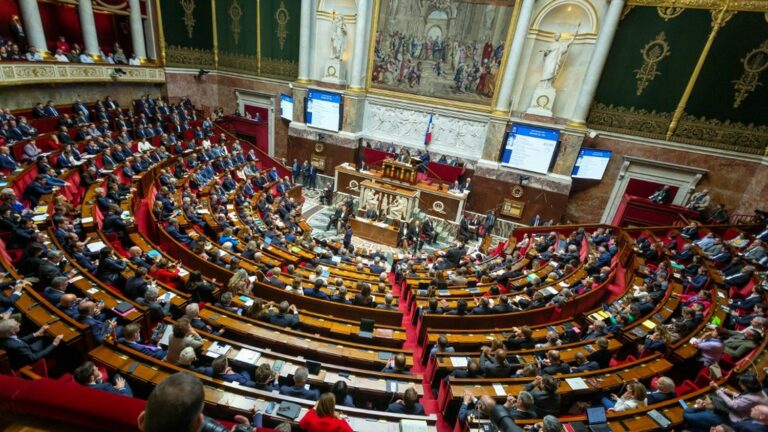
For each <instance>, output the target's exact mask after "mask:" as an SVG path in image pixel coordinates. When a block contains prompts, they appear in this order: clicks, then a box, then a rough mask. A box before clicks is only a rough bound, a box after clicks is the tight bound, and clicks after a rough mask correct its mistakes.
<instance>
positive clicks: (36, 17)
mask: <svg viewBox="0 0 768 432" xmlns="http://www.w3.org/2000/svg"><path fill="white" fill-rule="evenodd" d="M19 9H20V10H21V19H22V20H23V21H24V23H23V25H24V33H25V34H26V35H27V43H28V44H29V45H30V46H33V47H35V48H37V51H39V52H40V53H45V52H48V44H47V43H46V39H45V31H44V30H43V21H42V20H41V19H40V9H39V8H38V7H37V0H19Z"/></svg>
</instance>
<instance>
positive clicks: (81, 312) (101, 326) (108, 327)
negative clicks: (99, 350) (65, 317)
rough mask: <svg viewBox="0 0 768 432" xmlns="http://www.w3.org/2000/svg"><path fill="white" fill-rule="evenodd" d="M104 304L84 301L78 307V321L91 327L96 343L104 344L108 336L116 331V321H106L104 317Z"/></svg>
mask: <svg viewBox="0 0 768 432" xmlns="http://www.w3.org/2000/svg"><path fill="white" fill-rule="evenodd" d="M103 307H104V303H101V302H99V303H96V302H92V301H88V300H86V301H82V302H80V305H78V307H77V312H78V315H77V320H78V321H80V322H81V323H83V324H86V325H88V326H90V327H91V333H92V334H93V340H94V341H95V342H96V343H99V344H101V343H103V342H104V340H105V339H106V338H107V335H108V334H109V333H110V332H111V331H112V330H114V329H115V327H116V325H117V323H116V321H113V320H110V321H104V315H103V314H102V313H101V311H102V308H103Z"/></svg>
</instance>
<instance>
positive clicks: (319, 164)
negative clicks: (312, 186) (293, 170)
mask: <svg viewBox="0 0 768 432" xmlns="http://www.w3.org/2000/svg"><path fill="white" fill-rule="evenodd" d="M309 163H310V164H312V165H313V166H314V167H315V168H317V170H318V171H325V156H319V155H316V154H313V155H312V156H311V157H310V158H309Z"/></svg>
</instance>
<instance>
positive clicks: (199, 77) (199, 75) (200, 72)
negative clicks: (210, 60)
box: [197, 69, 211, 79]
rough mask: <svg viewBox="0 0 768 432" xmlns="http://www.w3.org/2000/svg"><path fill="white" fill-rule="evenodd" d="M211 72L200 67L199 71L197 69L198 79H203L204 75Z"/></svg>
mask: <svg viewBox="0 0 768 432" xmlns="http://www.w3.org/2000/svg"><path fill="white" fill-rule="evenodd" d="M209 73H211V72H210V71H207V70H205V69H200V70H199V71H197V79H202V78H203V77H204V76H206V75H208V74H209Z"/></svg>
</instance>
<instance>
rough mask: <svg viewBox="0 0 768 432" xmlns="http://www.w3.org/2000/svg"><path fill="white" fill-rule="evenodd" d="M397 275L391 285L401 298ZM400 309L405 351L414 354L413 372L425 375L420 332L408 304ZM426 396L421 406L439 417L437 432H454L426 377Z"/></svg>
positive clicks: (390, 276) (390, 275)
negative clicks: (440, 410)
mask: <svg viewBox="0 0 768 432" xmlns="http://www.w3.org/2000/svg"><path fill="white" fill-rule="evenodd" d="M394 280H395V275H394V274H393V273H391V272H390V274H389V284H390V286H391V287H392V293H393V294H395V295H396V296H398V298H399V297H400V294H401V290H400V287H399V286H398V285H396V284H395V283H394ZM398 307H399V308H400V311H401V312H402V313H403V322H402V324H401V325H402V326H403V328H405V332H406V335H407V337H406V340H405V343H404V344H403V349H407V350H411V352H412V353H413V359H414V364H413V367H412V368H411V371H412V372H413V373H414V374H423V373H424V366H422V365H421V362H420V361H419V360H418V359H420V358H421V353H422V347H421V346H420V345H419V341H418V338H417V336H418V332H417V328H416V326H415V325H413V324H412V323H411V320H410V314H409V312H408V310H407V308H406V304H405V303H403V302H400V303H398ZM423 385H424V396H423V397H422V398H421V404H422V405H423V406H424V411H426V413H427V414H436V415H437V423H436V426H437V431H438V432H451V431H453V428H452V427H451V426H450V425H448V424H447V423H445V421H443V416H442V414H441V413H440V412H439V410H438V408H437V400H435V398H434V396H433V395H432V388H431V386H430V383H429V382H427V379H426V377H425V379H424V382H423Z"/></svg>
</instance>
